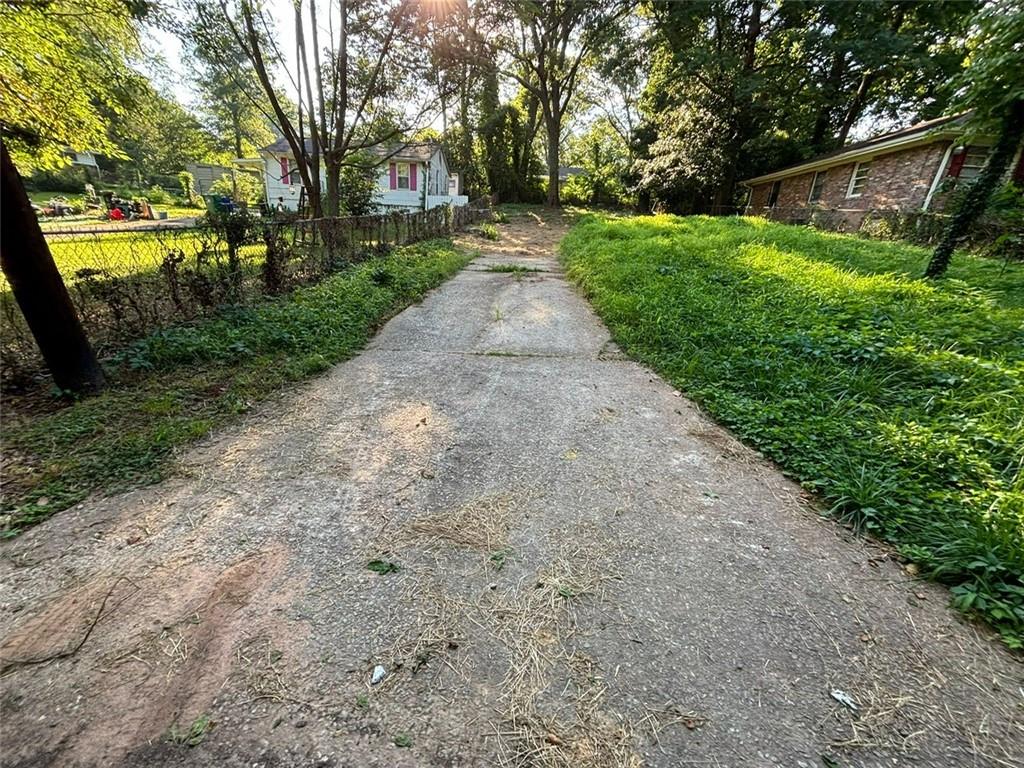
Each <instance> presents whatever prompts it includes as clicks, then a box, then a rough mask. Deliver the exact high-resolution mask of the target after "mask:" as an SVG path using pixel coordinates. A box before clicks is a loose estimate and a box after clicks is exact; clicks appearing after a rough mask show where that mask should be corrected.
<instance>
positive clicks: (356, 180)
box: [341, 155, 378, 216]
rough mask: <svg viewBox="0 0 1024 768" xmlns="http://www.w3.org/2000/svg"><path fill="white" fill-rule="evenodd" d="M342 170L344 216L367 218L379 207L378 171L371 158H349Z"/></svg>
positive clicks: (342, 208) (342, 209)
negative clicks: (347, 163)
mask: <svg viewBox="0 0 1024 768" xmlns="http://www.w3.org/2000/svg"><path fill="white" fill-rule="evenodd" d="M348 162H349V163H350V164H349V165H346V166H344V167H343V168H342V169H341V212H342V215H349V216H367V215H369V214H372V213H373V212H374V211H375V210H376V207H377V204H376V197H377V175H376V174H377V170H378V169H376V168H375V166H374V165H373V163H372V161H371V160H370V158H365V157H360V156H358V155H356V156H353V157H351V158H349V160H348Z"/></svg>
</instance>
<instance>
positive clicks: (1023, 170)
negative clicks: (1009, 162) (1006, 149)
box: [1010, 151, 1024, 184]
mask: <svg viewBox="0 0 1024 768" xmlns="http://www.w3.org/2000/svg"><path fill="white" fill-rule="evenodd" d="M1010 178H1011V179H1013V181H1014V182H1016V183H1017V184H1022V183H1024V151H1021V153H1020V155H1019V156H1018V157H1017V165H1016V167H1015V168H1014V169H1013V174H1012V175H1011V176H1010Z"/></svg>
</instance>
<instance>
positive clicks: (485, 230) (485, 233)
mask: <svg viewBox="0 0 1024 768" xmlns="http://www.w3.org/2000/svg"><path fill="white" fill-rule="evenodd" d="M476 233H477V234H478V235H480V237H482V238H483V239H484V240H501V233H500V232H499V231H498V228H497V227H496V226H494V225H493V224H491V223H484V224H481V225H480V226H479V227H477V228H476Z"/></svg>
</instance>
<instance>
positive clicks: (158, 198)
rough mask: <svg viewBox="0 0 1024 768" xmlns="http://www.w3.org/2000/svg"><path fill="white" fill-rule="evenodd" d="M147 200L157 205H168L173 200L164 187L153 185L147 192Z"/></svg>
mask: <svg viewBox="0 0 1024 768" xmlns="http://www.w3.org/2000/svg"><path fill="white" fill-rule="evenodd" d="M145 198H146V199H147V200H148V201H149V202H151V203H156V204H157V205H166V204H167V203H169V202H170V201H171V200H172V199H173V198H172V197H171V195H170V194H169V193H168V192H167V191H166V190H164V188H163V187H158V186H156V185H153V186H152V187H150V188H149V189H147V190H146V194H145Z"/></svg>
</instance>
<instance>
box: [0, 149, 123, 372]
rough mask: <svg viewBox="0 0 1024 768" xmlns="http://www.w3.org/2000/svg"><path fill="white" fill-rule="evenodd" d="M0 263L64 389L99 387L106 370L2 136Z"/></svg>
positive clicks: (37, 340)
mask: <svg viewBox="0 0 1024 768" xmlns="http://www.w3.org/2000/svg"><path fill="white" fill-rule="evenodd" d="M0 209H2V211H3V222H2V226H0V267H2V268H3V272H4V275H6V277H7V282H8V283H10V285H11V291H12V292H13V293H14V298H15V300H16V301H17V302H18V307H19V308H20V309H21V314H22V315H23V316H24V318H25V322H26V323H27V324H28V327H29V330H31V331H32V336H33V337H34V338H35V340H36V344H37V345H38V346H39V351H40V352H41V353H42V355H43V359H44V360H45V361H46V365H47V367H48V368H49V369H50V373H51V374H53V381H54V383H55V384H56V385H57V386H58V387H60V388H61V389H64V390H69V391H73V392H93V391H96V390H98V389H100V388H101V387H102V386H103V371H102V369H101V368H100V365H99V363H98V362H97V360H96V355H95V354H94V353H93V351H92V347H90V346H89V340H88V339H87V338H86V337H85V331H83V330H82V325H81V323H80V322H79V321H78V314H77V313H76V312H75V307H74V305H73V304H72V303H71V297H70V296H69V295H68V290H67V288H66V287H65V286H64V280H63V279H62V278H61V276H60V273H59V272H58V271H57V265H56V264H54V262H53V256H51V255H50V249H49V247H48V246H47V245H46V238H44V237H43V232H42V230H41V229H40V228H39V222H38V221H37V220H36V214H35V212H34V211H33V210H32V206H31V205H30V203H29V200H28V195H27V194H26V193H25V185H24V184H23V183H22V180H21V176H20V174H19V173H18V169H17V168H15V167H14V163H13V162H12V161H11V157H10V155H9V154H8V153H7V146H6V145H5V144H4V143H3V141H0Z"/></svg>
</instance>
